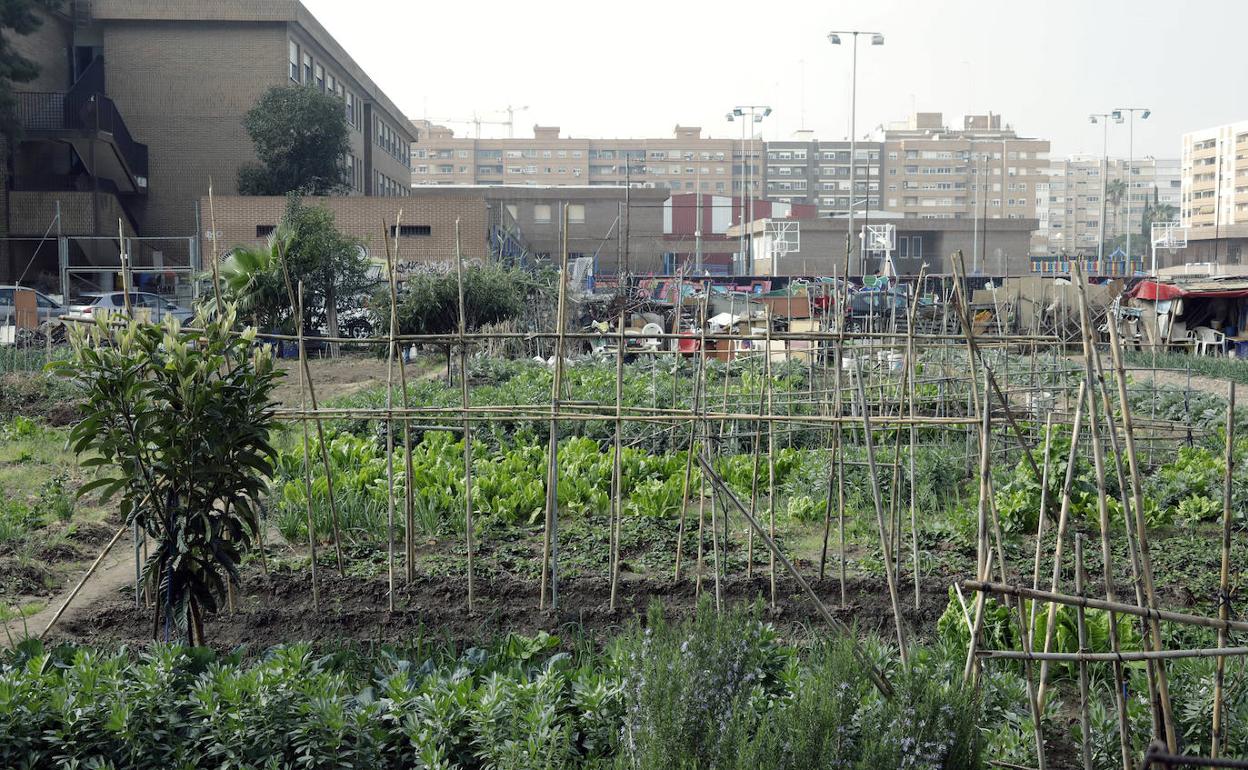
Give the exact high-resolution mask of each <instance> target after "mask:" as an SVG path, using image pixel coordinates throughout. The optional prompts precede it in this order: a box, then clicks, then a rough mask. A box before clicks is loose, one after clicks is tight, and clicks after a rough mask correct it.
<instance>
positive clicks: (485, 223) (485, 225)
mask: <svg viewBox="0 0 1248 770" xmlns="http://www.w3.org/2000/svg"><path fill="white" fill-rule="evenodd" d="M666 199H667V192H666V191H663V190H647V189H641V190H627V189H625V188H589V187H528V186H524V187H511V186H506V187H496V186H484V185H475V186H438V187H421V188H416V189H414V190H413V191H412V194H411V195H410V196H408V197H406V198H404V199H403V200H388V199H382V198H366V197H359V196H351V197H330V198H309V199H307V203H308V204H309V205H323V206H326V207H328V208H329V210H330V211H332V212H333V213H334V219H335V224H336V225H337V226H338V228H339V229H340V230H342V231H343V232H345V233H347V234H348V235H351V236H353V237H356V238H359V239H360V240H362V241H364V242H365V247H366V248H367V249H368V253H369V255H370V256H371V257H373V258H374V259H379V260H380V259H384V258H385V243H384V242H383V241H382V237H383V233H384V232H388V233H389V234H390V236H391V237H393V235H394V233H393V224H394V222H395V220H396V218H397V217H398V214H399V210H400V209H402V212H403V219H402V223H401V225H400V227H401V230H400V232H399V235H400V255H399V256H400V259H401V260H402V261H404V262H426V263H439V262H447V261H450V260H453V259H454V256H455V223H456V221H457V220H458V222H459V234H460V253H461V254H462V255H463V256H464V257H465V258H467V259H485V258H488V257H512V258H516V259H521V260H531V261H535V262H550V261H557V260H558V259H559V257H560V255H561V254H562V248H563V233H562V217H563V211H564V209H565V208H566V209H567V221H568V233H567V236H568V237H567V246H568V253H569V255H570V257H571V258H573V259H575V258H577V257H594V258H595V264H596V267H597V270H598V271H599V272H608V273H614V272H615V271H616V270H617V269H618V264H619V261H620V260H621V259H623V258H624V257H626V256H627V258H628V260H629V266H630V269H631V270H632V271H634V272H643V273H644V272H656V271H658V270H659V269H660V267H661V266H662V259H663V257H662V254H663V249H664V240H663V227H662V226H663V203H664V201H665V200H666ZM213 203H214V208H215V213H216V225H217V233H218V244H219V248H220V250H221V251H223V252H224V251H228V250H229V249H230V248H232V247H234V246H238V245H258V244H261V243H263V242H264V241H265V239H266V238H267V237H268V234H269V233H270V232H272V229H273V228H274V227H275V226H276V225H277V224H278V222H280V221H281V218H282V213H283V211H284V209H285V206H286V200H285V199H284V198H280V197H255V196H242V195H230V196H215V199H214V201H213ZM200 206H201V207H202V208H203V209H204V210H205V211H207V207H208V200H207V198H203V199H201V200H200ZM383 221H384V222H386V223H388V227H390V229H389V230H388V231H383V230H382V222H383ZM204 248H205V251H206V253H207V252H210V251H211V250H212V244H211V243H210V242H206V243H205V244H204Z"/></svg>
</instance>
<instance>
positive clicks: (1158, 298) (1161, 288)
mask: <svg viewBox="0 0 1248 770" xmlns="http://www.w3.org/2000/svg"><path fill="white" fill-rule="evenodd" d="M1131 296H1132V297H1135V298H1136V299H1146V300H1152V301H1153V302H1164V301H1166V300H1172V299H1179V298H1180V297H1183V296H1185V293H1184V291H1183V290H1182V289H1180V288H1179V287H1178V286H1175V285H1174V284H1172V283H1162V282H1160V281H1140V282H1139V283H1138V284H1136V286H1135V288H1134V289H1132V290H1131Z"/></svg>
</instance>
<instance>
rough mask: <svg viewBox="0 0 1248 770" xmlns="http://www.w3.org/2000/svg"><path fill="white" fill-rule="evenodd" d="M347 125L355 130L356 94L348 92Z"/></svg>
mask: <svg viewBox="0 0 1248 770" xmlns="http://www.w3.org/2000/svg"><path fill="white" fill-rule="evenodd" d="M347 125H348V126H351V127H352V128H355V94H353V93H351V92H350V91H347Z"/></svg>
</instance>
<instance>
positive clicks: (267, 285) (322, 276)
mask: <svg viewBox="0 0 1248 770" xmlns="http://www.w3.org/2000/svg"><path fill="white" fill-rule="evenodd" d="M363 245H364V244H363V243H362V242H361V241H359V240H358V239H356V238H352V237H350V236H348V235H346V234H344V233H342V232H341V231H339V230H338V228H337V226H336V225H335V223H334V214H333V212H332V211H330V210H329V209H327V208H325V207H324V206H305V205H304V204H303V202H302V201H301V200H300V199H299V197H298V196H296V195H291V196H290V197H289V200H288V201H287V204H286V213H285V215H284V216H283V217H282V222H281V224H279V225H278V227H277V229H276V230H274V231H273V233H272V235H271V236H270V237H269V240H268V242H267V243H266V244H265V245H264V246H261V247H258V248H257V247H239V248H236V249H234V250H233V251H232V252H231V253H230V256H229V257H227V258H226V259H225V261H224V262H223V263H222V265H221V280H222V288H223V290H224V293H225V295H226V296H227V297H228V298H229V299H230V300H231V301H233V302H236V303H237V304H238V307H239V312H240V313H241V314H242V315H243V317H245V318H247V319H248V320H250V321H252V322H253V323H256V324H259V325H262V326H264V327H265V328H269V327H275V326H279V325H281V324H282V323H284V322H285V321H286V320H288V319H289V318H290V317H291V315H292V314H291V310H290V307H291V303H290V297H289V294H288V293H287V291H286V280H285V277H284V276H283V275H282V261H283V260H285V263H286V269H287V270H288V271H289V272H290V281H291V285H292V287H297V286H298V285H299V282H300V281H302V282H303V286H304V318H303V323H304V328H305V329H318V328H320V327H321V326H322V324H323V325H324V326H325V327H326V328H327V329H328V331H329V335H330V336H331V337H337V336H338V334H339V332H338V314H339V313H341V312H342V311H344V310H346V309H348V308H350V307H352V306H354V305H356V304H358V303H359V302H360V299H361V297H362V296H364V295H365V294H366V293H367V292H368V290H369V289H370V288H372V286H373V285H374V284H375V283H376V282H377V278H376V277H375V276H374V274H375V271H374V269H373V265H372V261H371V260H370V259H369V258H368V256H367V255H366V254H365V252H364V249H363ZM289 331H294V330H293V329H290V330H289Z"/></svg>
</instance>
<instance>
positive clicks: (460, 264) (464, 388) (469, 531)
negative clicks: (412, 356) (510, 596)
mask: <svg viewBox="0 0 1248 770" xmlns="http://www.w3.org/2000/svg"><path fill="white" fill-rule="evenodd" d="M455 283H456V284H457V285H458V288H459V401H460V404H461V405H462V406H463V408H464V414H465V415H467V413H468V407H469V405H470V403H471V399H470V398H469V392H468V388H469V384H468V342H467V340H466V339H465V336H466V335H467V334H468V309H467V303H466V301H465V300H464V257H463V253H462V251H461V246H460V240H459V219H458V218H456V220H455ZM403 390H404V393H406V391H407V388H404V389H403ZM404 433H405V434H406V431H405V432H404ZM408 462H409V463H410V462H411V450H410V449H409V450H408ZM472 463H473V458H472V423H470V422H468V421H467V420H464V544H465V545H466V546H467V547H468V614H469V615H471V614H472V612H473V608H474V603H475V599H476V583H475V581H476V570H475V569H474V568H473V556H474V554H473V550H474V548H473V527H474V521H473V518H474V517H473V510H472ZM409 484H410V480H409Z"/></svg>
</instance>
